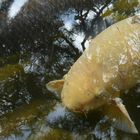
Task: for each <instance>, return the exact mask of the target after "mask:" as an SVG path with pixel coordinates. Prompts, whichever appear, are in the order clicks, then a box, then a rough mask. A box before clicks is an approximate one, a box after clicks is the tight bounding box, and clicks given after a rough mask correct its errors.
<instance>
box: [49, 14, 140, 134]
mask: <svg viewBox="0 0 140 140" xmlns="http://www.w3.org/2000/svg"><path fill="white" fill-rule="evenodd" d="M137 83H140V17H139V16H134V17H131V18H128V19H125V20H122V21H120V22H118V23H116V24H114V25H112V26H110V27H109V28H107V29H106V30H104V31H103V32H102V33H100V34H99V35H97V36H96V37H95V38H94V39H92V40H91V43H90V46H89V48H87V49H86V50H85V51H84V52H83V54H82V56H81V57H80V58H79V59H78V60H77V61H76V62H75V63H74V65H73V66H72V67H71V69H70V70H69V72H68V73H67V75H66V76H65V77H64V78H63V79H62V80H55V81H51V82H49V83H48V84H47V85H46V86H47V88H48V89H49V90H50V91H57V92H61V99H62V103H63V105H64V106H66V107H67V108H68V109H70V110H71V111H74V112H84V113H86V112H89V111H92V110H95V109H99V108H102V111H103V113H104V114H105V115H106V116H108V118H109V119H110V120H112V124H113V125H114V127H116V128H118V129H120V130H123V131H125V132H129V133H138V131H137V129H136V127H135V125H134V122H133V121H132V120H131V118H130V116H129V114H128V112H127V110H126V108H125V106H124V105H123V103H122V101H121V100H120V94H122V93H124V92H125V90H129V89H130V88H132V87H134V86H135V85H136V84H137Z"/></svg>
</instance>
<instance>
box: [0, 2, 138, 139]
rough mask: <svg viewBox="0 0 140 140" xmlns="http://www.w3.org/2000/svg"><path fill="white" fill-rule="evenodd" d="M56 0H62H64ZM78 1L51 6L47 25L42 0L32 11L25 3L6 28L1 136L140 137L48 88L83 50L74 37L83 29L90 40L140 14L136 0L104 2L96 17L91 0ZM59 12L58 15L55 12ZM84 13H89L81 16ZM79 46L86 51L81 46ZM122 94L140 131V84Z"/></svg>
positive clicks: (0, 66)
mask: <svg viewBox="0 0 140 140" xmlns="http://www.w3.org/2000/svg"><path fill="white" fill-rule="evenodd" d="M40 1H41V0H40ZM42 1H43V0H42ZM56 2H57V3H59V0H57V1H56ZM53 3H54V4H55V1H52V5H53V6H54V4H53ZM74 3H75V4H74ZM79 3H80V2H79V1H78V0H77V1H75V2H72V1H70V4H67V2H66V3H65V4H64V6H63V1H62V5H59V4H58V7H57V6H56V8H54V7H55V6H54V7H53V6H52V7H51V8H50V9H49V10H50V11H51V12H50V13H52V15H51V14H50V13H48V14H49V15H51V16H52V18H51V24H50V23H49V24H48V21H45V20H43V17H45V16H44V15H45V14H44V13H43V11H41V9H43V8H45V7H43V6H42V5H41V4H40V3H38V5H39V7H41V6H42V7H41V8H40V9H37V10H36V8H37V7H36V6H37V5H36V3H35V2H34V0H32V1H30V5H29V7H30V10H31V12H29V13H28V12H27V13H26V10H27V11H28V10H29V9H28V8H29V7H28V6H25V10H24V11H23V13H24V14H21V15H20V14H19V15H18V16H17V17H16V18H15V20H14V19H13V23H12V24H7V25H6V27H3V26H2V27H1V30H2V31H1V30H0V45H1V50H0V51H1V52H0V54H1V57H0V139H1V140H26V139H27V140H98V139H102V140H139V139H140V134H138V135H133V134H127V133H124V132H121V131H118V130H116V129H115V128H113V127H112V126H111V125H110V124H109V123H108V121H107V120H106V118H104V116H102V115H101V114H100V113H99V112H93V113H92V114H89V115H88V116H81V115H76V114H74V113H72V112H69V111H68V110H66V109H65V108H64V107H63V106H62V105H61V101H60V100H59V99H57V97H55V95H53V94H52V93H50V92H48V91H47V90H46V88H45V84H46V83H47V82H48V81H50V80H51V79H57V78H61V77H62V76H63V75H64V74H65V73H66V72H67V71H68V70H69V68H70V66H71V65H72V64H73V63H74V61H75V60H76V59H77V58H78V57H79V56H80V55H81V52H79V51H77V49H75V48H74V47H73V46H77V47H79V45H77V44H80V43H79V40H77V42H75V41H74V39H75V38H78V37H79V35H80V36H83V34H84V35H85V40H88V37H90V36H93V37H94V36H96V35H97V34H98V33H99V32H101V31H102V30H104V29H105V28H107V27H108V26H110V25H111V24H113V23H114V22H117V21H119V20H122V19H124V18H127V17H129V16H132V15H135V14H137V13H140V12H139V10H140V7H139V6H140V4H139V2H138V1H137V0H132V1H127V0H116V1H113V3H110V5H109V6H108V7H107V6H105V7H104V8H105V9H104V10H103V14H100V15H98V16H97V17H96V18H95V19H94V16H93V13H92V12H93V11H94V10H95V9H94V10H93V9H92V8H93V7H94V6H93V5H92V4H93V3H92V1H89V2H84V5H83V4H81V3H80V4H79ZM106 3H107V2H106ZM106 3H104V4H103V5H102V4H100V3H98V2H97V7H98V8H99V7H100V6H104V5H105V4H106ZM45 4H49V3H45ZM64 7H65V8H64ZM97 7H96V8H97ZM53 9H55V10H53ZM49 10H48V11H45V10H44V11H45V12H49ZM81 10H83V12H84V13H86V12H87V11H88V12H89V13H87V14H89V15H88V16H89V19H87V17H86V14H85V15H84V13H82V14H81ZM92 10H93V11H92ZM96 10H97V9H96ZM98 10H99V9H98ZM98 10H97V11H98ZM58 11H60V13H58ZM38 12H39V13H41V12H42V13H43V14H38ZM54 13H55V14H56V13H57V14H58V15H57V14H56V15H57V16H54ZM26 14H27V15H28V16H26ZM82 16H85V17H84V18H83V19H82V20H80V18H81V17H82ZM25 19H26V22H25ZM92 19H94V20H93V21H92ZM40 23H41V24H40ZM43 23H45V24H43ZM71 23H72V24H71ZM91 23H92V24H91ZM18 26H19V27H20V28H18ZM52 26H53V28H52ZM56 26H57V27H56ZM31 27H33V29H32V28H31ZM9 29H11V30H9ZM75 34H76V35H77V36H76V37H75V36H74V35H75ZM82 39H84V37H83V38H82ZM82 39H81V38H80V40H82ZM85 44H86V43H85ZM15 46H16V47H15ZM14 47H15V48H16V49H13V48H14ZM80 47H81V48H80V50H82V46H80ZM84 47H86V45H85V46H84ZM84 47H83V48H84ZM122 98H123V101H124V104H125V105H126V108H127V109H128V112H129V113H130V116H131V118H132V120H133V121H134V122H135V124H136V127H137V129H138V131H139V132H140V120H139V118H140V86H139V85H137V86H136V87H134V88H133V89H131V90H130V91H129V92H128V94H126V95H124V96H123V97H122Z"/></svg>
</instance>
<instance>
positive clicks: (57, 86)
mask: <svg viewBox="0 0 140 140" xmlns="http://www.w3.org/2000/svg"><path fill="white" fill-rule="evenodd" d="M63 85H64V79H62V80H54V81H50V82H49V83H47V84H46V88H47V89H48V90H49V91H51V92H55V93H61V91H62V88H63Z"/></svg>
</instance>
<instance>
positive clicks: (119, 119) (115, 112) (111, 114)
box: [104, 98, 138, 134]
mask: <svg viewBox="0 0 140 140" xmlns="http://www.w3.org/2000/svg"><path fill="white" fill-rule="evenodd" d="M118 99H119V98H116V99H113V100H111V101H110V103H109V104H107V105H105V107H104V113H105V114H106V115H107V116H108V118H109V119H110V120H111V122H112V124H113V126H114V127H116V128H118V129H120V130H122V131H125V132H128V133H135V134H136V133H138V130H137V128H136V127H135V125H134V122H133V121H132V120H131V118H130V116H129V114H128V112H127V110H126V108H125V106H124V105H123V104H122V101H121V100H118Z"/></svg>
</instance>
